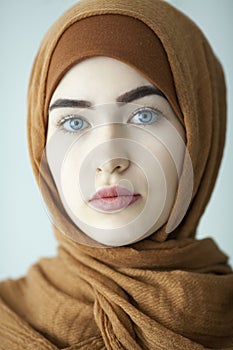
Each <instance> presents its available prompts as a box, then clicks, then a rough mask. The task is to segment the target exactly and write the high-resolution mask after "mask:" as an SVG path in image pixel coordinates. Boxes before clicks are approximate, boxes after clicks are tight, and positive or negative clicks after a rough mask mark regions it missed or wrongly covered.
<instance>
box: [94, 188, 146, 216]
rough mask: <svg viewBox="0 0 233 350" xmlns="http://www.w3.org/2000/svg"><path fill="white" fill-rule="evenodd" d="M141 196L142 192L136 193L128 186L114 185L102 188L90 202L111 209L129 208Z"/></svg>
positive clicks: (101, 207) (96, 206)
mask: <svg viewBox="0 0 233 350" xmlns="http://www.w3.org/2000/svg"><path fill="white" fill-rule="evenodd" d="M140 197H141V195H140V194H134V193H132V192H131V191H129V190H128V189H127V188H124V187H121V186H117V185H114V186H108V187H104V188H101V189H100V190H99V191H97V192H96V193H95V194H94V196H93V197H92V198H91V199H90V200H89V201H88V202H89V203H91V205H92V206H93V207H95V208H97V209H101V210H104V211H111V210H119V209H122V208H127V207H128V206H129V205H131V204H133V203H134V202H136V201H137V200H138V199H139V198H140Z"/></svg>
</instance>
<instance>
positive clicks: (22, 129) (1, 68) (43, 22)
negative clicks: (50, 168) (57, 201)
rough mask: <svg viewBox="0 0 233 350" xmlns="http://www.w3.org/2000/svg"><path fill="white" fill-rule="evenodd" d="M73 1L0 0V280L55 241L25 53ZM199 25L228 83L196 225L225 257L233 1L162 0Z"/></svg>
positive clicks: (231, 192) (22, 269) (232, 143)
mask: <svg viewBox="0 0 233 350" xmlns="http://www.w3.org/2000/svg"><path fill="white" fill-rule="evenodd" d="M75 2H76V1H72V0H49V1H48V0H34V1H31V0H20V1H18V0H7V1H6V0H5V1H4V0H1V4H0V45H1V46H0V99H1V107H0V108H1V147H0V152H1V153H0V157H1V168H0V169H1V170H0V186H1V187H0V193H1V196H0V218H1V234H0V279H4V278H7V277H12V278H14V277H19V276H22V275H24V274H25V273H26V272H27V270H28V268H29V266H30V265H31V264H32V263H34V262H36V261H37V260H38V258H40V257H42V256H52V255H54V254H55V252H56V245H57V244H56V241H55V239H54V236H53V232H52V227H51V224H50V221H49V218H48V216H47V214H46V211H45V208H44V205H43V202H42V199H41V197H40V194H39V191H38V189H37V186H36V183H35V180H34V177H33V175H32V171H31V168H30V165H29V158H28V152H27V143H26V94H27V85H28V80H29V74H30V70H31V67H32V62H33V59H34V57H35V55H36V52H37V49H38V47H39V44H40V42H41V39H42V37H43V35H44V34H45V33H46V31H47V29H48V28H49V27H50V25H51V24H52V23H53V22H54V21H55V20H56V19H57V18H58V16H59V15H60V14H61V13H62V12H64V11H65V10H66V9H67V8H68V7H70V6H71V5H72V4H74V3H75ZM169 2H170V3H172V4H173V5H175V6H176V7H177V8H179V9H180V10H182V11H183V12H185V13H186V14H188V15H189V16H190V17H191V18H192V19H194V21H195V22H196V23H197V24H198V25H199V26H200V27H201V28H202V30H203V31H204V32H205V34H206V36H207V38H208V39H209V41H210V43H211V45H212V47H213V48H214V50H215V52H216V54H217V56H218V57H219V58H220V60H221V62H222V64H223V67H224V70H225V73H226V80H227V86H228V129H227V143H226V148H225V153H224V158H223V163H222V166H221V171H220V174H219V178H218V181H217V185H216V187H215V191H214V193H213V195H212V197H211V201H210V204H209V205H208V208H207V210H206V212H205V214H204V217H203V219H202V220H201V224H200V226H199V230H198V238H202V237H207V236H212V237H214V238H215V240H216V241H217V243H218V244H219V245H220V247H221V248H222V250H224V251H225V252H226V253H227V254H228V255H229V256H230V257H231V263H232V262H233V235H232V228H231V219H232V216H233V210H232V200H233V185H232V181H233V156H232V153H233V152H232V151H233V118H232V113H233V98H232V96H233V94H232V93H233V74H232V73H233V68H232V67H233V64H232V62H233V45H232V44H233V39H232V37H233V21H232V14H233V1H232V0H222V1H219V0H173V1H172V0H170V1H169Z"/></svg>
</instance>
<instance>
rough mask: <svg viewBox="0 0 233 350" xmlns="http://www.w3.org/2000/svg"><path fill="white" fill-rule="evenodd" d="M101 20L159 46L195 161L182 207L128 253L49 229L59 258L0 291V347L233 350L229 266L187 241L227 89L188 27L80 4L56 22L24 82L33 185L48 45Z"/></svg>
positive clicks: (179, 19)
mask: <svg viewBox="0 0 233 350" xmlns="http://www.w3.org/2000/svg"><path fill="white" fill-rule="evenodd" d="M104 14H120V15H127V16H131V17H133V18H136V19H138V20H140V21H142V22H143V23H144V24H146V25H147V26H148V27H149V28H150V29H151V30H152V31H153V32H154V33H155V34H156V36H157V37H158V38H159V40H160V41H161V43H162V45H163V47H164V50H165V52H166V55H167V59H168V62H169V64H170V67H171V72H172V76H173V80H174V87H175V92H176V96H177V101H178V104H179V108H180V110H181V112H182V115H183V118H184V125H185V129H186V137H187V149H188V152H189V154H190V157H191V160H192V164H193V171H194V188H193V194H192V201H191V203H190V206H189V208H188V210H187V213H186V215H185V217H184V218H183V220H182V221H181V223H180V224H178V226H177V228H176V229H175V230H174V231H172V232H171V233H168V230H166V227H162V228H161V229H159V230H158V231H156V232H154V233H153V234H152V235H151V236H150V237H148V238H147V239H144V240H142V241H141V242H138V243H135V244H132V245H130V246H127V247H118V248H94V247H88V246H85V245H81V244H78V243H76V242H75V241H74V240H72V239H71V238H68V237H67V236H65V235H64V234H62V233H61V232H60V231H59V230H58V229H57V228H56V227H54V230H55V234H56V237H57V239H58V241H59V248H58V254H57V256H56V257H54V258H43V259H40V260H39V261H38V262H37V263H36V264H34V265H33V266H32V267H31V268H30V270H29V271H28V274H27V275H26V276H25V277H23V278H20V279H18V280H6V281H3V282H1V283H0V298H1V302H0V349H1V350H21V349H51V350H55V349H70V350H74V349H82V350H87V349H94V350H98V349H99V350H100V349H108V350H120V349H125V350H131V349H132V350H139V349H140V350H141V349H151V350H152V349H155V350H157V349H158V350H160V349H164V350H165V349H166V350H167V349H169V350H170V349H171V350H173V349H174V350H175V349H176V350H181V349H182V350H183V349H189V350H194V349H195V350H199V349H221V350H224V349H225V350H227V349H228V350H229V349H233V303H232V300H233V274H232V270H231V268H230V267H229V266H228V264H227V257H226V256H225V255H224V254H223V253H222V252H221V251H220V250H219V248H218V246H217V245H216V244H215V243H214V241H213V240H212V239H210V238H206V239H203V240H196V239H195V233H196V228H197V225H198V222H199V220H200V217H201V215H202V214H203V212H204V209H205V207H206V205H207V203H208V201H209V198H210V195H211V192H212V190H213V187H214V184H215V181H216V177H217V173H218V169H219V165H220V161H221V158H222V153H223V147H224V141H225V126H226V120H225V115H226V101H225V100H226V97H225V83H224V76H223V72H222V68H221V65H220V63H219V62H218V60H217V58H216V57H215V55H214V53H213V51H212V49H211V48H210V46H209V44H208V42H207V40H206V39H205V37H204V35H203V34H202V33H201V32H200V30H199V29H198V28H197V27H196V25H195V24H194V23H193V22H192V21H190V20H189V19H188V18H187V17H186V16H184V15H182V14H181V13H180V12H179V11H177V10H176V9H174V8H173V7H171V6H170V5H169V4H167V3H166V2H164V1H161V0H117V1H115V0H84V1H81V2H80V3H78V4H77V5H75V6H74V7H72V8H71V9H70V10H69V11H68V12H66V13H65V14H64V15H63V16H62V17H61V18H60V19H59V20H58V21H57V22H56V23H55V25H54V26H53V27H52V28H51V30H50V31H49V32H48V34H47V35H46V37H45V39H44V41H43V42H42V44H41V47H40V50H39V52H38V54H37V57H36V59H35V62H34V66H33V70H32V74H31V79H30V83H29V92H28V142H29V152H30V157H31V163H32V167H33V170H34V173H35V176H36V179H37V181H38V183H39V182H40V180H39V172H40V166H41V158H42V154H43V151H44V148H45V144H46V130H47V114H46V113H44V110H45V103H46V83H47V79H48V72H49V65H50V61H51V57H52V54H53V52H54V48H55V47H56V45H57V43H58V41H59V38H60V37H61V36H62V34H63V33H64V31H65V30H66V29H67V28H68V27H69V26H71V25H72V24H73V23H75V22H76V21H78V20H81V19H84V18H87V17H90V16H94V15H104ZM43 170H44V172H43V173H42V180H43V182H44V184H45V193H44V195H45V199H46V202H47V204H48V206H49V208H50V211H51V213H52V215H53V217H54V218H55V219H56V220H57V221H58V222H59V220H60V221H62V222H65V224H64V227H65V229H66V230H74V233H75V231H77V230H78V229H77V228H75V227H74V226H72V225H71V223H70V222H69V220H68V219H67V217H66V216H65V213H64V210H62V208H61V207H60V204H59V200H58V196H57V193H56V190H55V188H54V184H53V181H52V179H51V177H50V174H49V171H48V169H47V170H46V165H45V167H44V168H43ZM187 172H188V170H187V168H186V167H185V164H184V169H183V172H182V175H181V179H180V183H179V187H178V191H177V196H176V202H175V205H174V207H173V210H172V212H171V217H170V218H169V221H170V222H173V223H174V222H176V220H178V219H177V218H179V213H180V211H181V209H182V203H183V201H184V200H185V196H186V193H187V186H188V185H187V177H188V176H189V174H188V173H187ZM46 189H47V190H46ZM220 234H221V233H220Z"/></svg>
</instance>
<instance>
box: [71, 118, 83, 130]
mask: <svg viewBox="0 0 233 350" xmlns="http://www.w3.org/2000/svg"><path fill="white" fill-rule="evenodd" d="M70 126H71V127H72V128H73V129H80V128H81V126H82V123H81V121H80V120H79V119H74V120H71V122H70Z"/></svg>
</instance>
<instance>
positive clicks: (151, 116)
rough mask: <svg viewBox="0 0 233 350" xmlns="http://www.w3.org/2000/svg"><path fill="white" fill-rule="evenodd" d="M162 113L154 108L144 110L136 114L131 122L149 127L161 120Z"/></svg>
mask: <svg viewBox="0 0 233 350" xmlns="http://www.w3.org/2000/svg"><path fill="white" fill-rule="evenodd" d="M160 116H161V112H160V111H158V110H156V109H152V108H143V109H140V110H138V111H137V112H135V113H134V115H133V116H132V118H130V122H131V123H133V124H141V125H143V124H144V125H147V124H152V123H154V122H156V121H158V120H159V117H160Z"/></svg>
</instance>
